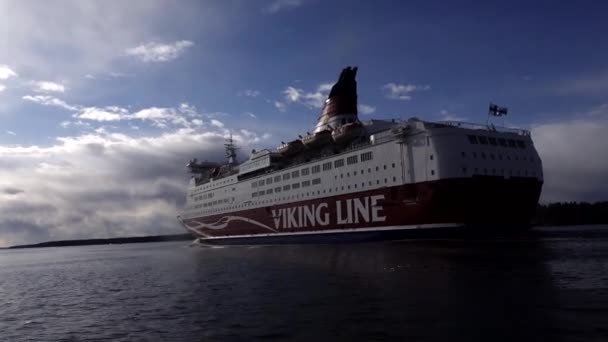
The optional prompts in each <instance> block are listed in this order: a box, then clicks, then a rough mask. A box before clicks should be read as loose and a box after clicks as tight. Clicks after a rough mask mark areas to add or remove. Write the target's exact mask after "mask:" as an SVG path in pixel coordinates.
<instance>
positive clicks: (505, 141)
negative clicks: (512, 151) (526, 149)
mask: <svg viewBox="0 0 608 342" xmlns="http://www.w3.org/2000/svg"><path fill="white" fill-rule="evenodd" d="M498 143H499V144H500V146H502V147H507V140H505V139H503V138H498Z"/></svg>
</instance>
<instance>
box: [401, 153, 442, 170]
mask: <svg viewBox="0 0 608 342" xmlns="http://www.w3.org/2000/svg"><path fill="white" fill-rule="evenodd" d="M431 160H433V155H431ZM391 167H392V168H393V169H394V168H395V163H393V164H392V165H391Z"/></svg>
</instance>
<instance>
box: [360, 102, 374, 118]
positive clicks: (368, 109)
mask: <svg viewBox="0 0 608 342" xmlns="http://www.w3.org/2000/svg"><path fill="white" fill-rule="evenodd" d="M357 109H358V111H359V113H360V114H363V115H370V114H374V113H375V112H376V108H375V107H372V106H368V105H366V104H359V105H358V106H357Z"/></svg>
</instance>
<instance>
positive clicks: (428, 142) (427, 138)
mask: <svg viewBox="0 0 608 342" xmlns="http://www.w3.org/2000/svg"><path fill="white" fill-rule="evenodd" d="M426 146H431V138H429V137H426Z"/></svg>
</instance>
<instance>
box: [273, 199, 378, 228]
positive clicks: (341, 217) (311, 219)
mask: <svg viewBox="0 0 608 342" xmlns="http://www.w3.org/2000/svg"><path fill="white" fill-rule="evenodd" d="M383 199H384V195H375V196H366V197H363V198H353V199H347V200H345V201H336V212H335V213H334V217H335V224H353V223H370V222H384V221H386V216H384V215H383V214H382V210H383V208H382V204H380V200H383ZM272 218H273V220H274V226H275V228H276V229H292V228H311V227H318V226H327V225H329V224H330V223H331V222H332V217H331V215H330V212H329V205H328V204H327V202H323V203H320V204H311V205H303V206H297V207H292V208H282V209H273V210H272Z"/></svg>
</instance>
